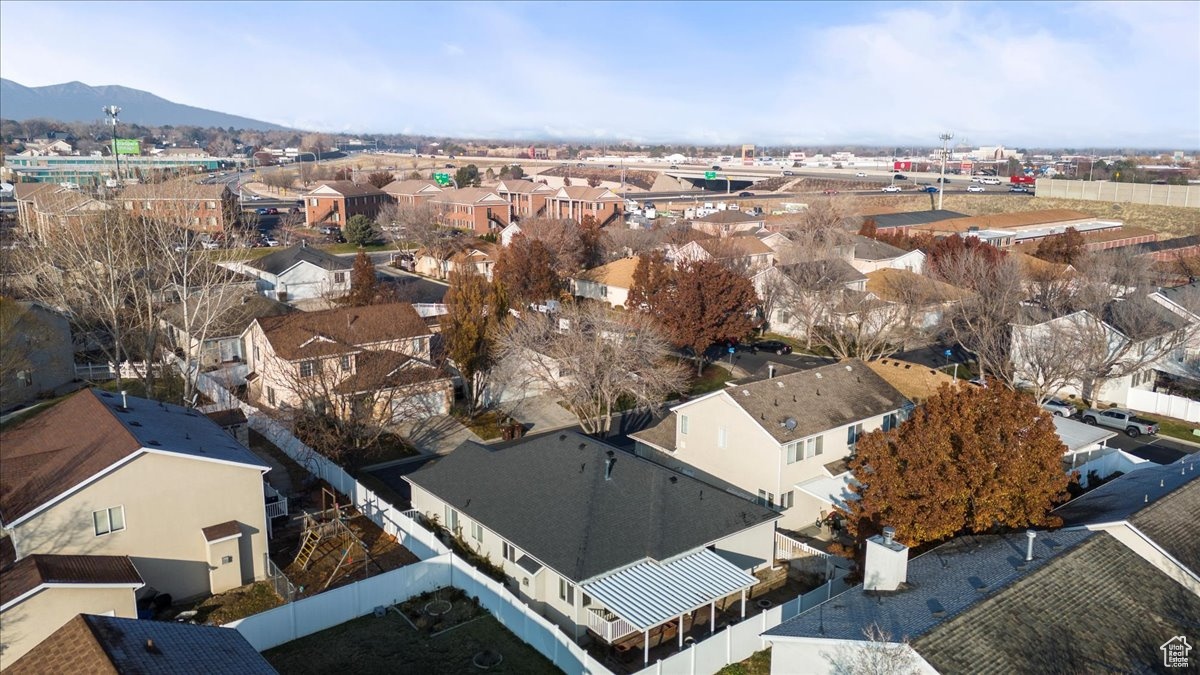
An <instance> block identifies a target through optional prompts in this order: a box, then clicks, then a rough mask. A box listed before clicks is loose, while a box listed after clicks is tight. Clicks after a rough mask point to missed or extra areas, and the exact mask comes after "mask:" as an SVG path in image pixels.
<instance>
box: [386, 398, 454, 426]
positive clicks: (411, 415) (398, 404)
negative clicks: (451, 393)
mask: <svg viewBox="0 0 1200 675" xmlns="http://www.w3.org/2000/svg"><path fill="white" fill-rule="evenodd" d="M449 414H450V405H449V402H448V401H447V396H446V394H445V392H442V391H434V392H428V393H425V394H415V395H412V396H407V397H405V398H402V399H396V400H394V401H392V422H393V423H396V422H403V421H405V420H422V419H425V418H428V417H434V416H437V415H449Z"/></svg>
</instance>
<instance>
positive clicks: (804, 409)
mask: <svg viewBox="0 0 1200 675" xmlns="http://www.w3.org/2000/svg"><path fill="white" fill-rule="evenodd" d="M722 392H723V394H725V395H728V396H729V398H730V399H732V400H733V401H734V402H735V403H737V404H738V405H739V406H741V407H742V409H743V410H745V411H746V412H747V413H749V414H750V416H751V417H753V418H754V421H755V422H758V424H759V425H760V426H762V427H763V429H765V430H766V431H767V433H769V434H771V436H773V437H774V438H775V440H777V441H779V442H780V443H787V442H790V441H794V440H798V439H801V438H805V437H808V436H811V435H813V434H818V433H821V432H823V431H828V430H830V429H836V428H837V427H840V426H842V425H845V424H850V423H851V422H857V421H859V420H863V419H866V418H868V417H874V416H876V415H882V414H884V413H889V412H892V411H894V410H897V409H899V408H903V407H905V406H906V405H909V404H910V403H909V400H908V399H906V398H904V395H903V394H901V393H900V392H899V391H896V389H895V387H893V386H892V385H890V384H888V383H887V381H886V380H884V379H883V378H882V377H880V376H879V375H876V374H875V371H873V370H871V369H870V368H868V367H867V364H865V363H863V362H862V361H859V360H857V359H855V360H852V361H845V362H843V363H834V364H831V365H828V366H821V367H820V368H813V369H812V370H805V371H801V372H798V373H792V374H791V375H782V376H779V377H776V378H774V379H771V380H762V381H759V382H753V383H751V384H743V385H738V386H736V387H730V388H727V389H724V390H722ZM684 405H686V404H684ZM677 410H686V408H677ZM789 418H791V419H793V420H795V421H796V425H795V427H794V428H793V429H788V428H787V427H786V426H785V422H786V421H787V420H788V419H789Z"/></svg>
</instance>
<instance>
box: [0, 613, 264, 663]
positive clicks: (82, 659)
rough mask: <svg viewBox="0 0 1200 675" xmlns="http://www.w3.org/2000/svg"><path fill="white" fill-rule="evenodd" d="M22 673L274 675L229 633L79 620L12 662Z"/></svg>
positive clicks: (182, 625) (89, 618)
mask: <svg viewBox="0 0 1200 675" xmlns="http://www.w3.org/2000/svg"><path fill="white" fill-rule="evenodd" d="M5 672H12V673H13V674H14V675H25V674H26V673H30V674H32V673H48V672H57V673H156V674H162V675H191V674H193V673H206V674H212V675H226V674H228V675H241V674H243V673H244V674H247V675H253V674H256V673H275V672H276V671H275V669H274V668H272V667H271V664H269V663H267V660H266V659H264V658H263V657H262V655H261V654H259V653H258V652H257V651H255V649H254V647H252V646H250V643H249V642H247V641H246V638H244V637H242V634H241V633H239V632H237V631H236V630H233V629H231V628H220V627H218V626H199V625H196V624H190V623H177V622H174V621H148V620H139V619H123V618H118V617H111V616H95V615H92V614H80V615H78V616H76V617H75V618H74V619H71V620H70V621H68V622H67V623H66V624H64V625H63V627H62V628H59V629H58V630H57V631H55V632H54V633H53V634H51V635H50V637H48V638H46V639H45V640H43V641H42V642H41V644H39V645H38V646H36V647H34V648H33V650H31V651H30V652H28V653H27V654H25V655H24V656H22V657H21V658H20V659H18V660H17V661H16V662H15V663H14V664H13V665H12V670H11V671H9V670H7V669H6V671H5Z"/></svg>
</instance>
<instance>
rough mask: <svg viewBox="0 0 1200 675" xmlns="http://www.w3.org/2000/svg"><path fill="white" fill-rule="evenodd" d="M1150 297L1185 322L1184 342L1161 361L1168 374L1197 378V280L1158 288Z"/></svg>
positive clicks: (1199, 369)
mask: <svg viewBox="0 0 1200 675" xmlns="http://www.w3.org/2000/svg"><path fill="white" fill-rule="evenodd" d="M1150 299H1151V300H1153V301H1155V302H1157V303H1158V304H1160V305H1162V306H1163V307H1165V308H1166V309H1167V310H1168V311H1170V312H1171V313H1173V314H1175V315H1176V316H1178V317H1180V318H1181V319H1183V320H1184V321H1186V322H1187V323H1188V325H1189V326H1190V327H1191V328H1190V333H1189V335H1188V340H1187V342H1186V343H1185V344H1183V345H1181V346H1180V348H1179V349H1177V350H1175V351H1174V352H1172V353H1171V354H1170V355H1168V357H1167V359H1166V362H1165V363H1164V364H1163V367H1164V369H1165V370H1167V371H1168V374H1169V375H1172V376H1176V377H1183V378H1187V379H1191V380H1200V281H1193V282H1191V283H1189V284H1184V285H1182V286H1175V287H1173V288H1160V289H1158V291H1156V292H1154V293H1151V294H1150Z"/></svg>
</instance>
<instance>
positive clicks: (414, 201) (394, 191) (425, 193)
mask: <svg viewBox="0 0 1200 675" xmlns="http://www.w3.org/2000/svg"><path fill="white" fill-rule="evenodd" d="M383 191H384V192H386V193H387V194H388V195H389V196H390V197H391V198H392V200H393V201H395V202H396V203H397V204H399V205H401V206H418V205H420V204H424V203H426V202H428V201H429V200H430V199H431V198H432V197H434V196H436V195H437V194H439V193H440V192H441V191H442V188H440V187H438V184H437V183H436V182H435V181H431V180H425V179H420V180H418V179H415V178H413V179H408V180H394V181H392V182H390V183H388V184H387V185H384V186H383Z"/></svg>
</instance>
